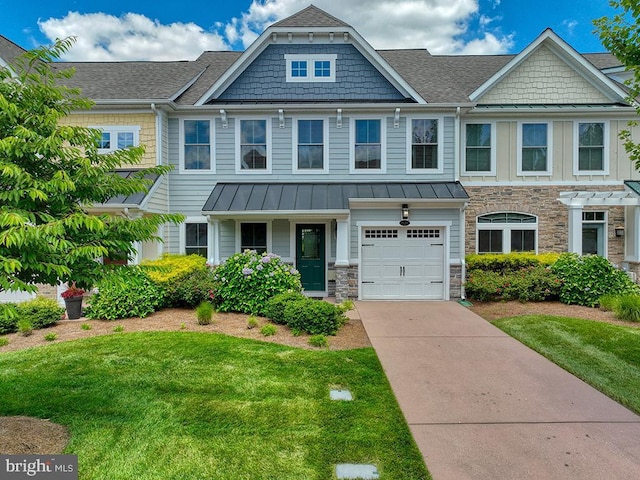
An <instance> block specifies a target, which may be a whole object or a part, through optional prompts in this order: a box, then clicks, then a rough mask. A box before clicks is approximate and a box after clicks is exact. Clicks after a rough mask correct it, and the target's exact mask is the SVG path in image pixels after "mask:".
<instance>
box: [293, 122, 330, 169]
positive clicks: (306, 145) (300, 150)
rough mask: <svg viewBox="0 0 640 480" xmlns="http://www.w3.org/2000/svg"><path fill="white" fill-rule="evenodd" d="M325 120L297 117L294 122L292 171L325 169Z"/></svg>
mask: <svg viewBox="0 0 640 480" xmlns="http://www.w3.org/2000/svg"><path fill="white" fill-rule="evenodd" d="M325 123H326V122H325V121H324V120H316V119H313V120H303V119H299V120H298V121H296V122H295V123H294V137H295V138H297V145H296V146H295V147H294V162H295V166H294V171H298V172H310V173H311V172H314V173H317V172H318V171H325V170H326V159H325V153H326V148H325V136H326V132H325Z"/></svg>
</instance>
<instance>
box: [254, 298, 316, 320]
mask: <svg viewBox="0 0 640 480" xmlns="http://www.w3.org/2000/svg"><path fill="white" fill-rule="evenodd" d="M305 298H306V297H305V296H304V295H303V294H302V293H300V292H287V293H279V294H278V295H274V296H273V297H271V298H270V299H269V300H267V303H266V305H265V306H264V316H265V317H267V318H268V319H270V320H271V321H272V322H274V323H279V324H280V325H286V323H287V319H286V318H285V316H284V309H285V307H286V306H287V305H288V304H289V303H291V302H295V301H297V300H303V299H305Z"/></svg>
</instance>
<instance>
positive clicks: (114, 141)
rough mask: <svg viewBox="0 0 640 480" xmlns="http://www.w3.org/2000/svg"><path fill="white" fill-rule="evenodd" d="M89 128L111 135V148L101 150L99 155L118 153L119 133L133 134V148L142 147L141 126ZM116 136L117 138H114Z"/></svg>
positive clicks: (95, 126)
mask: <svg viewBox="0 0 640 480" xmlns="http://www.w3.org/2000/svg"><path fill="white" fill-rule="evenodd" d="M89 128H95V129H96V130H100V131H102V132H106V133H110V134H111V145H112V147H110V148H99V149H98V153H100V154H105V153H112V152H116V151H118V133H133V146H134V147H137V146H139V145H140V126H139V125H92V126H89ZM114 135H115V137H114Z"/></svg>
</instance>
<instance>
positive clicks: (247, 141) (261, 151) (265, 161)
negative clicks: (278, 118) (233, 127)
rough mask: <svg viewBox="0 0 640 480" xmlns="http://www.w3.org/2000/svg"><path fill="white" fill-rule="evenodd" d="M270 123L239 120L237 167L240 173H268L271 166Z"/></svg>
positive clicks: (263, 120)
mask: <svg viewBox="0 0 640 480" xmlns="http://www.w3.org/2000/svg"><path fill="white" fill-rule="evenodd" d="M270 126H271V125H270V122H269V121H267V120H265V119H262V120H239V121H238V129H239V132H240V134H239V137H238V138H239V144H238V159H239V164H238V165H237V166H236V170H237V171H238V173H240V172H242V173H251V172H254V173H268V172H269V171H270V169H271V166H270V161H269V157H270V155H269V154H270V147H269V137H270V136H271V133H270V132H271V129H270Z"/></svg>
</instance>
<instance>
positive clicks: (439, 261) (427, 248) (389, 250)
mask: <svg viewBox="0 0 640 480" xmlns="http://www.w3.org/2000/svg"><path fill="white" fill-rule="evenodd" d="M444 253H445V250H444V229H441V228H428V229H425V228H423V229H420V228H418V229H412V228H398V229H370V228H365V229H364V232H363V246H362V265H361V271H360V273H361V277H362V279H361V292H362V298H363V299H377V300H383V299H384V300H390V299H414V300H441V299H443V298H445V292H444V280H445V278H444V265H445V258H444Z"/></svg>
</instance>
